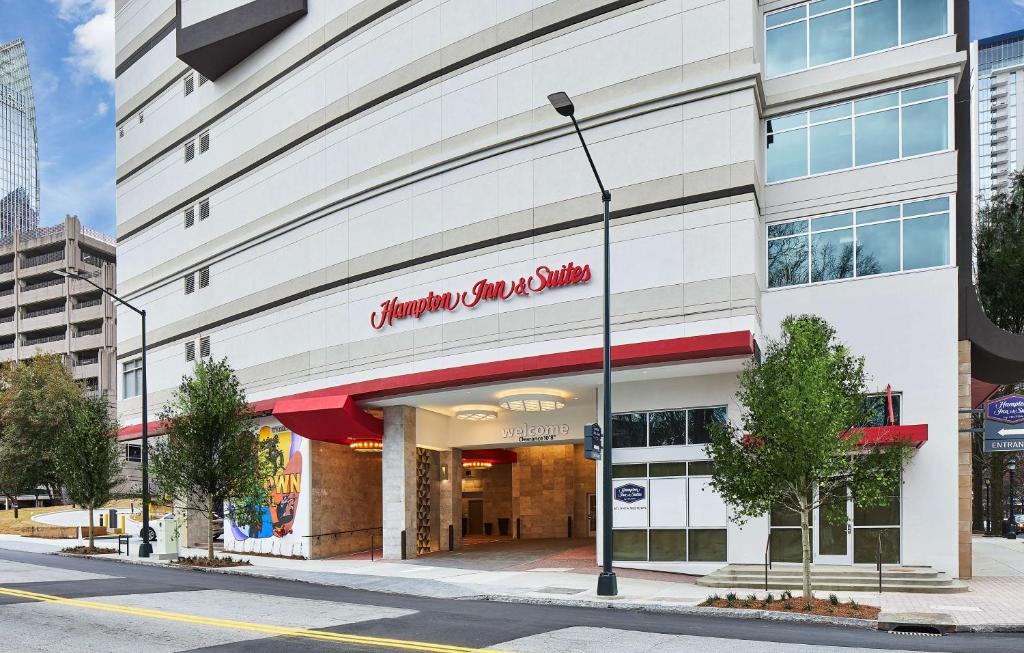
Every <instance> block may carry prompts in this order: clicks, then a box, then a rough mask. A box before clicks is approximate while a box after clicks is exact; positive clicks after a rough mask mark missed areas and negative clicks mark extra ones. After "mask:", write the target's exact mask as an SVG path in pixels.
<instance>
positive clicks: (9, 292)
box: [0, 286, 14, 297]
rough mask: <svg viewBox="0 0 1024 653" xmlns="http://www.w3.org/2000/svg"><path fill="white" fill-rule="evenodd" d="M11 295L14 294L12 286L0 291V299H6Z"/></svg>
mask: <svg viewBox="0 0 1024 653" xmlns="http://www.w3.org/2000/svg"><path fill="white" fill-rule="evenodd" d="M13 294H14V287H13V286H11V287H10V288H4V289H3V290H0V297H7V296H8V295H13Z"/></svg>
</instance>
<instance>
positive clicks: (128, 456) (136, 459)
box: [124, 442, 142, 463]
mask: <svg viewBox="0 0 1024 653" xmlns="http://www.w3.org/2000/svg"><path fill="white" fill-rule="evenodd" d="M133 448H134V449H137V450H138V452H139V453H138V455H137V456H133V455H132V453H131V452H132V449H133ZM124 459H125V460H126V461H127V462H130V463H141V462H142V445H141V444H137V443H134V442H128V443H126V444H125V445H124Z"/></svg>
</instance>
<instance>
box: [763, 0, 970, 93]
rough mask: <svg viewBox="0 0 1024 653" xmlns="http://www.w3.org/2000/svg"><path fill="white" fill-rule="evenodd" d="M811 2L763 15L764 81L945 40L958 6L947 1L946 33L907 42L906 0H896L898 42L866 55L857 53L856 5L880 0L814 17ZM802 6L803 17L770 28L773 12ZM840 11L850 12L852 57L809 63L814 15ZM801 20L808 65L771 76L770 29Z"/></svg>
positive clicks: (859, 0)
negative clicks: (904, 25)
mask: <svg viewBox="0 0 1024 653" xmlns="http://www.w3.org/2000/svg"><path fill="white" fill-rule="evenodd" d="M812 1H813V0H805V1H804V2H796V3H793V4H791V5H787V6H785V7H780V8H778V9H773V10H771V11H766V12H764V15H763V16H762V17H761V42H762V47H761V56H762V62H763V68H764V78H765V80H772V79H781V78H783V77H787V76H789V75H796V74H799V73H803V72H807V71H808V70H817V69H819V68H823V67H825V66H832V65H834V64H837V63H843V62H846V61H853V60H854V59H862V58H864V57H870V56H872V55H876V54H881V53H883V52H891V51H893V50H896V49H898V48H904V47H907V46H908V45H917V44H918V43H928V42H929V41H936V40H938V39H944V38H947V37H949V36H952V35H953V29H952V22H953V20H952V18H953V10H954V9H955V7H954V4H953V2H951V1H950V0H947V1H946V31H945V33H943V34H938V35H936V36H929V37H928V38H926V39H920V40H917V41H909V42H907V43H904V42H903V0H896V45H894V46H891V47H888V48H883V49H881V50H873V51H871V52H865V53H864V54H855V53H856V52H857V35H856V20H855V16H854V7H857V6H861V5H867V4H871V3H873V2H877V1H878V0H851V2H850V4H849V5H848V6H846V7H842V8H839V9H832V10H829V11H824V12H822V13H820V14H815V15H814V16H811V15H810V6H811V3H812ZM800 6H804V7H806V10H805V12H804V16H803V17H802V18H797V19H795V20H790V21H787V22H785V23H779V24H778V25H772V26H771V27H768V17H769V16H772V15H774V14H780V13H782V12H785V11H789V10H791V9H796V8H797V7H800ZM840 11H849V12H850V56H849V57H844V58H842V59H835V60H834V61H829V62H826V63H819V64H815V65H813V66H812V65H810V63H811V30H810V23H811V19H812V18H818V17H821V16H828V15H830V14H834V13H838V12H840ZM801 22H802V23H804V24H805V28H804V62H805V63H806V64H807V65H805V66H804V67H803V68H799V69H797V70H791V71H789V72H787V73H780V74H778V75H769V74H768V32H769V31H771V30H776V29H779V28H782V27H788V26H790V25H793V24H795V23H801Z"/></svg>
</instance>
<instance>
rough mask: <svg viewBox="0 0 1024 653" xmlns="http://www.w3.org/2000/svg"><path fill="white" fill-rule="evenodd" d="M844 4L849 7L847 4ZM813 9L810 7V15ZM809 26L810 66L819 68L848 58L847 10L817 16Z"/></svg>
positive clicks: (848, 19) (813, 6)
mask: <svg viewBox="0 0 1024 653" xmlns="http://www.w3.org/2000/svg"><path fill="white" fill-rule="evenodd" d="M816 4H819V5H820V4H825V3H816ZM833 4H834V3H833ZM845 4H847V6H848V5H849V3H848V2H847V3H845ZM814 8H815V5H811V10H812V13H813V12H814ZM809 25H810V26H809V32H808V38H809V45H810V50H809V56H810V62H809V63H810V65H811V66H819V65H821V64H826V63H830V62H832V61H839V60H840V59H848V58H849V57H850V10H849V9H847V10H845V11H836V12H833V13H830V14H825V15H823V16H817V17H815V18H812V19H811V20H810V24H809Z"/></svg>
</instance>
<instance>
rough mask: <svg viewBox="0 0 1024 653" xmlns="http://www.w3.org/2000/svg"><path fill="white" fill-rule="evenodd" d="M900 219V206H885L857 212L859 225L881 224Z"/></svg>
mask: <svg viewBox="0 0 1024 653" xmlns="http://www.w3.org/2000/svg"><path fill="white" fill-rule="evenodd" d="M899 217H900V205H899V204H893V205H892V206H883V207H880V208H877V209H864V210H861V211H857V224H859V225H860V224H869V223H872V222H881V221H882V220H894V219H896V220H898V219H899Z"/></svg>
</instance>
